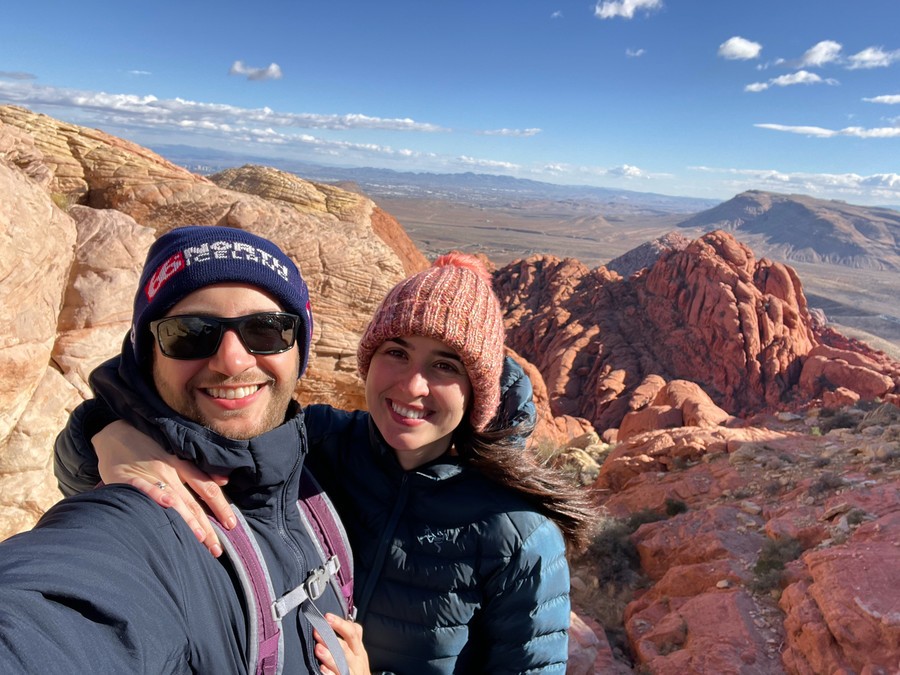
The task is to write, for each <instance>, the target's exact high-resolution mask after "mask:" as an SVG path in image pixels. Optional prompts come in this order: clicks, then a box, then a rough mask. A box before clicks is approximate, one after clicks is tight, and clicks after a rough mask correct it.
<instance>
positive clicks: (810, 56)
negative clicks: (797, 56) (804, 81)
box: [800, 40, 843, 68]
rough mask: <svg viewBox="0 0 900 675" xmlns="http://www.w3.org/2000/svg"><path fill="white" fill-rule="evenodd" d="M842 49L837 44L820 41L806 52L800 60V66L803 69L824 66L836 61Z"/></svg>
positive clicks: (829, 41) (831, 41)
mask: <svg viewBox="0 0 900 675" xmlns="http://www.w3.org/2000/svg"><path fill="white" fill-rule="evenodd" d="M842 48H843V47H842V46H841V44H840V43H839V42H835V41H834V40H822V41H821V42H819V43H817V44H815V45H813V46H812V47H810V48H809V49H807V50H806V53H805V54H804V55H803V58H802V59H801V60H800V66H801V67H803V68H816V67H819V66H824V65H825V64H826V63H832V62H834V61H837V60H838V59H839V58H840V56H841V49H842Z"/></svg>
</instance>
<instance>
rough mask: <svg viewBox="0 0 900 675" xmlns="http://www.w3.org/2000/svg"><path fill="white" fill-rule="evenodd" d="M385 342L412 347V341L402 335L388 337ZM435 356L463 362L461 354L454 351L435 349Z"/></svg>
mask: <svg viewBox="0 0 900 675" xmlns="http://www.w3.org/2000/svg"><path fill="white" fill-rule="evenodd" d="M385 342H396V343H397V344H398V345H400V346H401V347H406V348H407V349H412V347H411V345H410V343H409V342H407V341H406V340H404V339H403V338H402V337H395V338H388V339H387V340H385ZM435 356H439V357H441V358H443V359H453V360H454V361H457V362H459V363H462V359H461V358H460V356H459V354H457V353H456V352H454V351H444V350H440V349H439V350H437V351H435Z"/></svg>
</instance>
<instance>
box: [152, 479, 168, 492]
mask: <svg viewBox="0 0 900 675" xmlns="http://www.w3.org/2000/svg"><path fill="white" fill-rule="evenodd" d="M155 485H156V487H158V488H159V489H160V490H165V489H166V488H167V487H169V486H168V485H166V484H165V483H163V482H162V481H161V480H158V481H156V483H155Z"/></svg>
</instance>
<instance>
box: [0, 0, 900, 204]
mask: <svg viewBox="0 0 900 675" xmlns="http://www.w3.org/2000/svg"><path fill="white" fill-rule="evenodd" d="M898 26H900V0H855V1H853V2H851V1H850V0H840V1H839V0H599V1H596V2H593V3H592V2H590V1H588V2H585V1H583V0H515V1H513V0H454V2H433V1H431V0H397V1H392V0H381V1H380V2H371V1H369V2H358V1H356V0H319V1H318V2H308V1H306V0H269V1H267V0H257V1H256V2H253V3H250V2H234V1H231V0H216V1H215V2H212V1H207V0H178V1H177V2H175V1H174V0H153V1H152V2H122V1H121V0H119V1H118V2H109V1H106V0H80V1H79V2H78V3H75V4H73V3H72V2H71V0H65V1H63V0H42V1H41V2H36V1H34V0H32V1H30V2H24V1H22V0H18V1H15V2H10V3H7V5H6V6H5V7H4V10H3V20H2V23H0V103H11V104H15V105H20V106H24V107H26V108H29V109H31V110H34V111H36V112H43V113H46V114H48V115H51V116H53V117H55V118H58V119H61V120H64V121H67V122H72V123H75V124H79V125H84V126H88V127H95V128H99V129H101V130H103V131H106V132H108V133H111V134H113V135H116V136H120V137H123V138H126V139H128V140H131V141H134V142H136V143H139V144H141V145H144V146H147V147H150V148H154V147H161V146H164V145H174V144H183V145H191V146H196V147H202V148H212V149H217V150H227V151H230V152H234V153H238V154H246V155H247V156H248V157H267V158H273V159H278V158H289V159H292V160H296V161H304V162H313V163H316V164H325V165H334V166H346V167H360V166H368V167H382V168H390V169H395V170H398V171H414V172H426V171H427V172H438V173H459V172H475V173H489V174H502V175H510V176H515V177H518V178H529V179H533V180H540V181H546V182H551V183H560V184H569V185H594V186H601V187H610V188H619V189H627V190H638V191H642V192H656V193H661V194H667V195H676V196H688V197H701V198H711V199H721V200H726V199H729V198H731V197H733V196H734V195H736V194H738V193H740V192H742V191H744V190H748V189H759V190H769V191H774V192H782V193H800V194H806V195H811V196H814V197H820V198H827V199H841V200H844V201H848V202H850V203H855V204H863V205H898V204H900V29H898Z"/></svg>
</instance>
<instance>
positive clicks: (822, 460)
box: [812, 457, 831, 469]
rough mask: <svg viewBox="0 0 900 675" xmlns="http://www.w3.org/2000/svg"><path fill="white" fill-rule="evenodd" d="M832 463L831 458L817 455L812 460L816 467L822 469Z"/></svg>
mask: <svg viewBox="0 0 900 675" xmlns="http://www.w3.org/2000/svg"><path fill="white" fill-rule="evenodd" d="M829 464H831V459H830V458H829V457H816V458H815V459H814V460H813V461H812V465H813V467H814V468H816V469H822V468H824V467H826V466H828V465H829Z"/></svg>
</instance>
